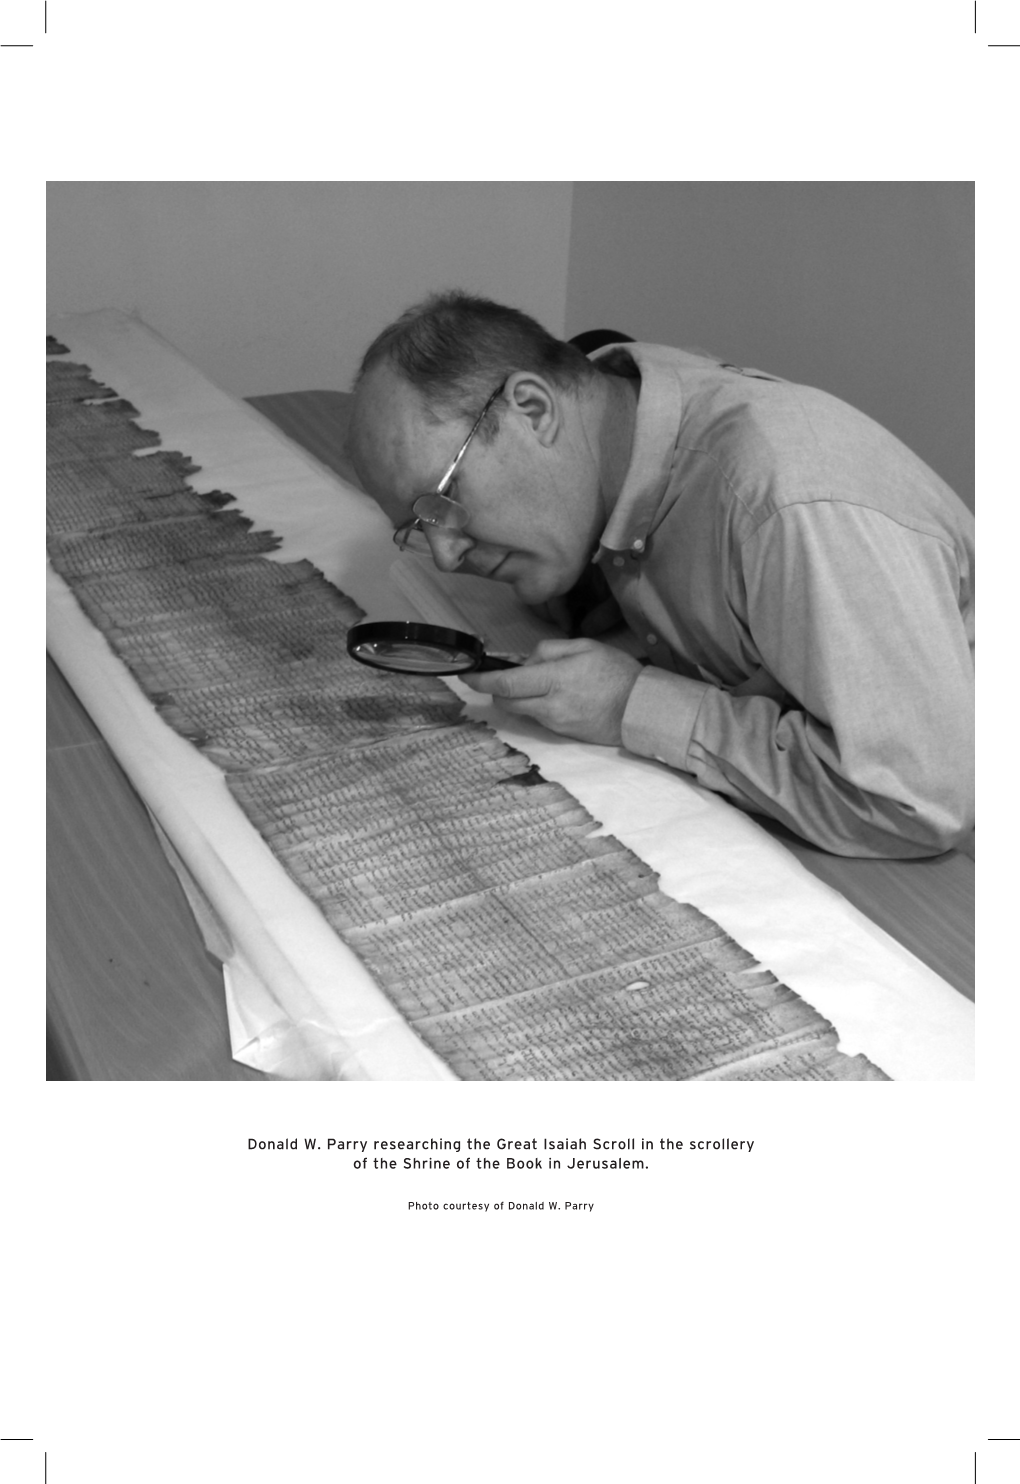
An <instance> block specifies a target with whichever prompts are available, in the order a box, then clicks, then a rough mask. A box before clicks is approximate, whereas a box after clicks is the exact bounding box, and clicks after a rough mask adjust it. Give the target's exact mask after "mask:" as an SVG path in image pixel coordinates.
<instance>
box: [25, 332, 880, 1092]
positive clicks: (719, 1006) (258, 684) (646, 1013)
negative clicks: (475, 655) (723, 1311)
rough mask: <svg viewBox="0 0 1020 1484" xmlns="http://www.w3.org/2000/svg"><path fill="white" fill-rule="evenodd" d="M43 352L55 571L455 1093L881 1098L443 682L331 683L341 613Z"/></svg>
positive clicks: (304, 570) (102, 394)
mask: <svg viewBox="0 0 1020 1484" xmlns="http://www.w3.org/2000/svg"><path fill="white" fill-rule="evenodd" d="M48 351H49V354H50V357H51V359H49V361H48V378H49V400H48V407H47V421H48V429H49V449H50V451H49V459H48V475H49V494H48V514H47V520H48V532H49V552H50V561H51V563H52V565H53V567H54V569H55V570H56V571H57V572H58V573H59V574H60V575H61V577H62V578H63V579H64V581H65V582H66V583H67V584H68V585H69V587H70V589H71V591H72V592H73V593H74V596H75V598H76V599H77V602H78V603H79V604H80V606H81V608H82V609H83V611H84V612H85V614H86V615H87V617H88V618H89V619H90V620H91V622H92V624H93V625H94V626H95V627H96V628H97V629H98V630H99V631H100V632H101V633H102V634H104V635H105V637H106V639H107V641H108V643H109V645H110V647H111V648H112V650H113V651H114V653H115V654H116V655H118V656H119V657H120V659H121V660H122V661H123V662H124V664H125V665H126V666H127V667H128V669H129V670H130V671H131V673H132V674H133V675H134V677H135V679H136V681H137V683H138V685H139V686H140V687H141V689H142V690H143V691H144V693H145V694H146V695H147V696H148V697H149V698H150V699H151V701H152V702H153V704H154V705H155V706H156V707H157V708H158V710H159V712H160V714H161V715H162V717H163V718H164V720H165V722H166V723H167V724H168V725H169V726H171V727H173V728H174V729H175V730H176V731H177V732H178V733H180V734H181V735H182V736H184V737H186V738H188V739H189V740H190V741H191V742H192V743H193V744H194V745H195V746H196V747H198V748H199V749H200V750H201V751H202V753H203V754H204V755H205V756H207V757H208V758H210V759H211V760H212V761H213V762H215V763H216V764H217V765H218V766H219V767H220V768H221V769H222V770H223V772H224V774H225V776H226V778H227V782H228V786H229V788H230V790H231V793H232V794H233V796H234V798H235V799H236V801H237V803H238V804H239V806H240V807H241V809H242V810H243V811H244V813H245V814H246V815H247V817H248V818H249V820H250V821H251V822H252V824H253V825H254V826H255V827H256V828H257V829H258V830H259V832H260V833H261V835H262V836H263V838H264V839H265V840H266V841H267V843H268V844H269V845H270V847H271V848H272V850H273V851H274V852H275V854H276V856H277V858H278V859H279V861H280V862H281V863H282V865H283V866H284V868H285V869H286V870H287V872H288V873H289V874H290V876H291V877H292V878H293V879H294V880H295V881H296V882H297V883H298V884H299V885H300V886H301V887H302V889H303V890H304V891H305V893H306V894H307V895H308V896H309V897H310V898H311V899H312V901H314V902H315V903H316V904H317V905H318V907H319V908H320V910H321V912H322V913H323V915H324V916H325V918H326V919H327V921H328V922H329V923H330V924H331V925H332V927H333V928H334V929H335V931H336V932H337V933H338V934H339V935H340V937H341V938H342V939H343V940H344V941H345V942H346V943H347V944H348V945H349V946H350V947H351V948H352V949H353V950H354V952H355V953H357V954H358V955H359V957H360V958H361V959H362V960H363V962H364V963H365V964H366V965H367V967H368V969H369V971H370V973H371V975H372V976H373V978H374V979H375V981H376V983H377V984H378V985H379V986H380V988H381V989H382V990H383V991H384V993H385V994H386V995H387V996H388V998H389V999H390V1001H391V1002H392V1003H393V1004H394V1005H395V1006H396V1008H397V1009H398V1010H399V1012H400V1014H401V1015H402V1016H403V1017H404V1018H405V1019H406V1021H407V1022H408V1023H409V1024H410V1025H411V1026H412V1027H413V1028H414V1030H415V1031H416V1033H417V1034H418V1036H420V1037H421V1039H422V1040H423V1041H424V1042H426V1043H427V1045H429V1046H430V1047H431V1048H432V1049H433V1050H434V1051H435V1052H436V1053H437V1054H438V1055H439V1056H440V1057H442V1058H443V1060H444V1061H445V1062H446V1063H447V1065H448V1066H449V1067H450V1068H451V1069H452V1070H453V1071H454V1072H455V1073H456V1075H457V1076H459V1077H461V1078H464V1079H504V1080H510V1079H517V1080H540V1079H541V1080H545V1079H550V1080H580V1079H584V1080H622V1079H657V1080H696V1079H718V1080H726V1079H740V1080H845V1079H853V1080H887V1079H886V1078H885V1074H884V1073H883V1072H881V1071H880V1070H879V1069H878V1068H877V1067H875V1066H873V1065H872V1064H871V1063H870V1062H868V1061H867V1060H866V1059H865V1058H864V1057H861V1056H855V1057H847V1056H844V1055H843V1054H842V1053H841V1052H840V1050H839V1047H838V1045H837V1037H836V1033H835V1031H834V1030H833V1028H832V1027H831V1025H829V1023H828V1022H827V1021H826V1020H825V1019H824V1018H823V1017H822V1016H821V1015H819V1014H818V1013H817V1012H816V1011H815V1010H814V1009H813V1008H812V1007H811V1006H810V1005H809V1004H808V1003H807V1002H806V1001H804V1000H803V999H801V998H799V997H798V996H797V995H795V994H794V993H793V992H792V991H791V990H790V989H788V988H786V987H785V986H784V985H782V984H780V983H778V982H777V980H776V978H775V977H774V976H773V975H772V974H771V973H770V972H768V971H767V970H766V969H764V968H762V967H761V966H760V965H758V964H757V963H756V962H755V961H754V960H753V959H752V958H751V956H750V954H748V953H747V952H746V951H745V950H744V949H743V948H741V947H740V946H739V944H737V943H735V942H734V941H733V940H732V939H731V938H730V937H728V936H727V935H726V934H725V933H724V932H723V931H722V929H721V928H720V927H719V926H718V925H717V924H716V923H714V922H713V921H711V920H710V919H709V918H708V917H706V916H705V915H704V914H703V913H702V912H700V911H699V910H698V909H697V908H695V907H693V906H691V905H689V904H685V903H681V902H677V901H675V900H674V899H673V898H672V897H670V896H667V895H665V894H664V893H663V892H662V891H660V889H659V886H658V882H657V879H656V877H655V875H654V873H653V872H652V871H651V869H650V868H649V867H648V866H647V865H646V864H645V863H644V862H643V861H641V860H640V859H639V858H638V857H637V856H636V855H634V854H633V853H632V852H631V851H630V850H628V849H626V848H625V847H624V846H623V845H621V844H620V843H619V842H618V841H616V840H615V839H613V838H611V837H607V836H602V835H597V834H595V833H594V831H595V830H596V828H597V824H596V821H595V820H593V819H592V818H591V816H590V815H589V814H588V813H587V812H586V810H585V809H583V808H582V806H581V805H580V804H578V803H577V801H576V800H575V799H573V798H572V797H571V796H570V794H569V793H567V792H566V791H565V790H564V789H563V788H562V787H561V786H560V785H558V784H556V783H552V782H548V781H546V780H544V779H543V778H542V777H541V776H540V775H539V774H538V773H537V772H536V770H535V769H534V768H530V767H529V766H528V760H527V759H526V758H524V757H522V756H521V755H520V754H519V753H515V752H514V751H513V750H512V749H511V748H509V747H508V746H506V745H505V744H504V743H503V742H501V741H500V740H499V739H498V738H497V737H496V736H495V735H494V734H493V733H492V732H491V731H490V730H489V729H488V728H486V727H484V726H482V725H480V724H479V723H476V722H471V721H467V720H465V719H463V717H462V715H461V711H462V707H461V702H460V700H459V699H458V697H457V696H456V695H455V694H454V692H453V691H452V690H451V689H450V688H449V687H448V686H447V685H445V684H444V683H443V682H442V681H440V680H436V679H433V678H430V677H424V676H422V677H418V676H396V675H392V674H382V673H379V672H377V671H373V670H370V669H366V668H365V667H363V666H359V665H356V664H355V663H353V662H352V661H351V660H350V659H349V658H348V656H347V653H346V635H347V631H348V629H349V627H350V625H351V624H352V623H354V622H356V621H357V620H358V619H359V618H360V617H361V616H362V615H361V610H360V609H359V608H358V607H357V605H356V604H354V603H353V602H352V601H351V600H350V599H349V598H347V597H346V596H345V595H344V594H342V593H341V592H339V591H338V590H337V589H336V588H335V587H333V586H332V585H331V584H330V583H328V582H327V581H326V579H325V578H324V577H323V576H322V575H321V574H320V573H319V572H318V571H317V570H316V569H315V568H314V567H313V566H312V565H311V564H310V563H308V562H297V563H284V562H280V561H279V560H269V559H267V557H268V556H269V555H270V554H271V553H272V552H273V550H274V549H275V547H276V546H277V544H278V543H277V540H276V537H275V536H274V534H273V533H272V532H271V531H266V530H257V529H255V528H254V527H253V525H252V523H251V522H250V521H249V520H248V519H246V518H245V517H244V516H243V515H241V514H240V513H239V512H238V511H237V510H236V509H232V508H231V507H232V505H233V503H234V502H233V501H232V497H231V495H230V494H229V493H228V492H220V491H214V492H213V493H212V494H199V493H198V492H196V491H195V490H193V489H192V488H191V486H190V485H189V483H188V474H189V473H193V472H195V465H194V464H193V463H192V462H191V461H190V459H189V458H188V455H187V451H186V450H167V449H163V448H162V447H161V445H160V439H159V435H158V432H156V431H153V430H151V429H147V428H145V427H140V426H139V422H138V414H137V413H136V411H135V409H134V408H133V407H132V406H131V405H130V404H129V403H127V402H125V401H124V400H123V399H121V398H120V397H118V395H117V392H116V389H115V388H113V387H109V386H104V385H101V384H100V383H98V382H97V381H95V380H94V379H93V378H92V377H91V375H90V373H89V368H88V367H87V366H81V365H75V364H72V363H71V362H70V361H69V360H68V359H67V353H66V352H63V351H62V349H61V348H60V347H57V346H54V345H52V344H49V345H48Z"/></svg>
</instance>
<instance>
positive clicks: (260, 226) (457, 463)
mask: <svg viewBox="0 0 1020 1484" xmlns="http://www.w3.org/2000/svg"><path fill="white" fill-rule="evenodd" d="M973 210H974V192H973V186H972V184H970V183H968V182H913V183H910V182H874V183H863V182H853V183H841V182H796V183H788V182H766V183H760V184H759V183H741V182H736V183H730V184H726V183H717V182H708V183H686V184H685V183H679V182H658V183H647V184H646V183H629V182H595V183H575V184H573V185H571V184H559V183H534V184H528V183H508V184H501V183H496V182H423V183H400V182H395V183H383V182H375V183H347V184H344V183H328V182H323V183H295V184H286V183H238V182H193V183H182V182H171V183H156V182H153V183H139V182H109V183H102V182H91V183H90V182H86V183H75V182H53V183H51V184H50V186H49V190H48V232H49V239H48V264H49V275H50V278H49V283H50V289H49V305H50V314H49V320H48V326H49V336H48V344H47V350H48V355H47V376H48V388H49V390H48V398H49V400H48V403H47V423H48V438H49V451H48V490H49V496H48V507H47V520H48V531H49V564H50V576H49V578H48V581H49V583H50V613H51V618H50V636H51V637H50V655H51V659H50V666H51V670H50V686H51V694H52V701H51V705H52V714H53V718H54V720H53V726H54V741H53V743H52V746H51V753H50V768H51V787H52V790H53V792H52V799H53V804H52V810H51V820H52V829H53V830H54V833H55V836H56V839H55V845H56V847H57V848H56V849H55V850H54V851H53V861H54V867H53V876H52V878H51V879H52V883H53V888H54V890H53V906H52V908H51V940H50V941H51V975H50V1022H49V1036H50V1048H51V1062H52V1075H54V1076H59V1075H61V1074H62V1075H64V1076H66V1077H71V1078H74V1077H84V1078H97V1079H117V1080H125V1079H128V1080H130V1079H142V1078H147V1079H157V1080H158V1079H172V1078H186V1079H187V1078H190V1079H215V1078H239V1077H244V1076H251V1075H253V1074H254V1075H260V1076H269V1077H283V1078H295V1079H324V1080H330V1079H340V1080H344V1079H348V1080H351V1079H371V1080H375V1079H382V1080H414V1079H430V1078H455V1079H458V1080H475V1079H481V1080H497V1081H499V1080H518V1081H534V1080H551V1081H576V1080H593V1081H612V1080H664V1081H684V1080H689V1079H704V1078H708V1079H713V1078H721V1079H724V1080H725V1079H733V1080H818V1079H821V1080H842V1079H854V1080H884V1079H892V1080H898V1079H905V1080H927V1079H966V1078H970V1077H972V1075H973V999H974V985H973V882H974V855H975V847H974V839H975V834H974V760H973V646H974V539H973V501H974V494H973V438H974V432H973V357H972V348H971V347H972V341H973ZM430 258H431V259H432V262H430V261H429V259H430ZM451 281H452V284H453V286H451ZM76 306H77V307H76ZM203 363H204V366H203ZM217 377H218V378H219V382H217ZM221 965H222V969H221V967H220V966H221Z"/></svg>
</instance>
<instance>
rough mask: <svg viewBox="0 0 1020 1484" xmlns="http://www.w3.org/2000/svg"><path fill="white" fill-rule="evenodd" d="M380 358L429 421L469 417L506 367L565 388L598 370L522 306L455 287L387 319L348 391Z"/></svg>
mask: <svg viewBox="0 0 1020 1484" xmlns="http://www.w3.org/2000/svg"><path fill="white" fill-rule="evenodd" d="M380 362H387V363H388V364H390V365H391V366H392V367H393V369H394V370H395V371H397V372H398V373H399V374H400V375H401V376H402V377H403V378H404V380H405V381H407V382H408V383H409V384H410V385H411V386H413V387H415V388H416V389H417V390H418V391H419V392H420V393H421V394H422V396H423V398H424V400H425V407H426V412H427V415H428V416H429V417H431V418H432V419H433V420H434V421H436V422H439V421H442V420H444V419H446V418H450V417H457V418H461V419H463V420H464V421H473V420H474V418H476V417H477V416H478V414H479V413H480V412H481V410H482V408H483V406H484V405H485V403H486V401H487V400H488V398H489V397H490V396H491V395H492V393H493V392H494V391H495V390H496V389H497V388H498V387H500V386H501V385H502V383H503V382H504V381H506V379H507V377H508V376H510V375H511V374H512V372H514V371H532V372H535V373H537V374H538V375H541V376H544V377H546V378H547V380H549V381H551V382H553V383H554V384H555V385H556V386H558V387H562V388H564V389H565V390H571V391H577V390H580V389H581V388H582V387H584V386H587V385H589V384H590V383H591V381H593V380H594V379H595V378H596V377H598V376H599V375H600V374H601V373H600V372H599V370H598V369H597V368H596V366H595V365H593V363H592V362H591V361H589V360H588V359H587V357H586V356H585V355H584V354H583V353H582V352H581V351H580V350H578V349H577V347H576V346H573V345H571V344H569V343H568V342H567V341H564V340H557V339H556V337H555V336H554V335H550V334H549V331H548V330H545V329H543V328H542V326H541V325H540V324H539V323H538V321H537V320H534V319H532V318H531V316H530V315H528V314H524V313H523V311H522V310H520V309H510V308H508V307H507V306H506V305H505V304H496V303H495V302H494V301H493V300H492V299H482V298H479V297H478V296H477V295H474V294H466V293H463V292H462V291H460V290H458V289H453V290H448V291H446V292H444V293H437V294H430V295H429V297H428V298H427V299H424V300H422V302H421V303H420V304H412V306H411V307H410V309H405V311H404V313H403V314H402V315H400V317H399V318H398V319H395V320H394V321H393V323H392V324H390V325H387V326H386V328H385V330H383V331H381V332H380V334H378V335H377V336H376V337H375V339H374V340H373V341H372V344H371V345H370V346H369V347H368V349H367V350H366V351H365V354H364V355H363V356H362V358H361V365H360V366H359V368H358V374H357V377H356V378H355V382H354V385H355V389H357V387H358V386H359V385H360V384H361V382H362V380H363V379H364V377H365V376H366V375H367V373H368V372H369V371H371V370H372V368H373V367H374V366H377V365H378V364H379V363H380ZM497 408H498V401H497V404H496V405H494V407H493V408H492V409H491V410H490V412H489V415H488V416H487V417H486V419H485V422H484V424H483V425H482V426H481V427H480V428H479V430H478V431H479V436H480V437H481V439H482V441H483V442H488V441H489V440H490V439H491V438H492V437H494V436H495V433H496V431H497V429H498V426H499V419H498V411H497Z"/></svg>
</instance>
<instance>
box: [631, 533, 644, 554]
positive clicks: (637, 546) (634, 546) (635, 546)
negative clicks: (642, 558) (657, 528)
mask: <svg viewBox="0 0 1020 1484" xmlns="http://www.w3.org/2000/svg"><path fill="white" fill-rule="evenodd" d="M630 549H631V551H644V549H645V543H644V542H643V541H642V540H641V537H640V536H639V537H638V539H637V540H636V541H632V542H631V543H630Z"/></svg>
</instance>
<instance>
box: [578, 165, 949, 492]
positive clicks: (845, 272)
mask: <svg viewBox="0 0 1020 1484" xmlns="http://www.w3.org/2000/svg"><path fill="white" fill-rule="evenodd" d="M973 297H974V189H973V186H972V185H971V184H970V183H968V182H930V183H929V182H904V183H900V182H875V183H872V182H855V181H851V182H846V183H843V182H804V183H800V182H783V181H779V182H764V183H758V182H751V183H744V182H735V183H715V182H707V183H704V182H694V183H680V182H676V183H674V182H652V183H647V184H646V183H634V182H626V181H624V182H619V181H617V182H614V181H596V182H582V183H578V184H577V185H575V187H574V203H573V221H572V227H571V236H570V272H569V278H568V290H567V334H568V335H572V334H576V333H577V332H578V331H579V330H584V329H594V328H596V327H599V326H606V327H608V328H610V329H614V330H620V331H623V332H625V333H627V334H629V335H632V336H634V338H635V339H638V340H649V341H654V342H658V343H660V344H666V345H683V346H689V347H697V348H701V349H705V350H710V351H713V352H718V353H719V354H720V355H722V356H723V357H724V358H725V359H727V360H732V361H735V362H737V363H738V364H746V365H751V366H759V367H761V368H762V369H763V370H767V371H772V372H774V373H776V374H777V375H780V376H785V377H788V378H789V379H791V380H793V381H800V382H806V383H807V384H809V385H812V386H819V387H823V388H824V389H825V390H826V391H829V392H833V393H834V394H835V395H836V396H839V397H843V398H844V399H845V400H846V401H848V402H851V403H853V404H854V405H855V406H857V407H859V408H861V409H862V411H864V412H867V413H869V414H870V415H871V416H872V417H874V418H876V419H877V420H878V421H879V422H881V423H883V424H884V425H885V426H886V427H887V428H889V429H890V430H891V431H892V432H894V433H895V434H896V435H897V436H898V437H900V438H902V439H903V441H904V442H905V443H907V444H909V446H910V447H911V448H913V449H914V451H915V452H916V453H918V454H920V456H921V457H922V458H923V459H925V460H926V461H927V462H928V463H929V464H930V465H931V466H932V467H933V468H934V469H935V470H936V471H937V472H938V473H939V474H941V476H942V477H943V479H945V480H947V482H948V483H949V484H950V485H952V486H953V488H954V489H955V490H956V491H957V493H958V494H959V495H960V496H961V498H962V499H964V500H965V501H966V502H967V504H968V505H970V506H971V508H973V500H974V305H973Z"/></svg>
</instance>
